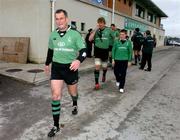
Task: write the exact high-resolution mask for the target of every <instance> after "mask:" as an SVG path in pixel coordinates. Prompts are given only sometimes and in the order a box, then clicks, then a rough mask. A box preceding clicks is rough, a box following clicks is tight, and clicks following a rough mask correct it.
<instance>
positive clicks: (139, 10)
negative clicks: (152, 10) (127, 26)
mask: <svg viewBox="0 0 180 140" xmlns="http://www.w3.org/2000/svg"><path fill="white" fill-rule="evenodd" d="M144 13H145V10H144V8H142V7H141V6H139V5H136V16H138V17H140V18H144Z"/></svg>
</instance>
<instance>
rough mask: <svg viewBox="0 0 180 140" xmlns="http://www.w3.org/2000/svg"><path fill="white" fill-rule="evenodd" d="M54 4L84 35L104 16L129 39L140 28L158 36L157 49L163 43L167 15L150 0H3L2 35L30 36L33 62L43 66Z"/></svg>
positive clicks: (30, 56) (30, 55)
mask: <svg viewBox="0 0 180 140" xmlns="http://www.w3.org/2000/svg"><path fill="white" fill-rule="evenodd" d="M113 2H115V4H114V10H115V11H114V12H113ZM53 3H54V5H55V8H54V10H56V9H59V8H62V9H65V10H67V11H68V13H69V19H70V21H69V24H71V25H74V26H76V27H77V29H78V30H79V31H80V32H81V33H82V35H85V34H86V33H87V30H88V29H89V28H94V27H95V26H96V20H97V18H98V17H100V16H103V17H105V19H106V21H107V26H109V25H110V24H111V23H112V22H114V23H115V24H116V26H117V27H118V28H120V29H123V28H125V29H127V30H128V35H129V36H131V35H132V34H133V30H134V28H136V27H139V28H140V30H141V31H142V32H144V31H145V30H147V29H149V30H151V32H152V34H154V35H156V38H157V46H162V45H163V43H164V36H165V31H164V29H163V28H162V25H161V18H163V17H167V15H166V14H165V13H164V12H163V11H162V10H161V9H160V8H159V7H157V6H156V5H155V4H154V3H153V2H152V1H151V0H18V1H15V0H0V20H1V21H0V36H1V37H30V47H29V51H28V60H29V61H30V62H35V63H43V62H44V61H45V59H46V53H47V47H48V46H47V45H48V37H49V34H50V32H51V24H53V21H52V20H53V17H52V11H53V7H52V6H53Z"/></svg>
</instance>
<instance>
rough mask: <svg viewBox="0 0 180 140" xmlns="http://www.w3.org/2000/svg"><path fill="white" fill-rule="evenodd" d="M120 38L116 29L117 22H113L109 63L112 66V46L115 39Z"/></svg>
mask: <svg viewBox="0 0 180 140" xmlns="http://www.w3.org/2000/svg"><path fill="white" fill-rule="evenodd" d="M118 38H119V31H118V30H117V29H116V25H115V24H111V33H110V40H109V64H110V66H112V47H113V44H114V40H115V39H118Z"/></svg>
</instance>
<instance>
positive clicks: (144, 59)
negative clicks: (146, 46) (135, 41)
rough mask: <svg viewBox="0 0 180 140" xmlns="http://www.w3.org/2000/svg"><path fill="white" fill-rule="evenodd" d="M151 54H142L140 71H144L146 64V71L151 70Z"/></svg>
mask: <svg viewBox="0 0 180 140" xmlns="http://www.w3.org/2000/svg"><path fill="white" fill-rule="evenodd" d="M151 59H152V54H151V53H150V54H149V53H142V60H141V69H144V67H145V65H146V62H147V64H148V70H151V67H152V64H151Z"/></svg>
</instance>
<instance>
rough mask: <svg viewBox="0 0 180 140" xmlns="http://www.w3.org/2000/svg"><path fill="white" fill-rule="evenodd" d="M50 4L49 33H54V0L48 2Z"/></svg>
mask: <svg viewBox="0 0 180 140" xmlns="http://www.w3.org/2000/svg"><path fill="white" fill-rule="evenodd" d="M50 2H51V31H54V10H55V2H56V0H50Z"/></svg>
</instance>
